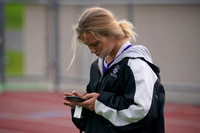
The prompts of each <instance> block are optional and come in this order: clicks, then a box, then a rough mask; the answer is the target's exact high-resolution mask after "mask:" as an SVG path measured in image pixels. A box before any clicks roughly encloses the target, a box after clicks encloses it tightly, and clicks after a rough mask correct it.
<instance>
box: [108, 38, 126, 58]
mask: <svg viewBox="0 0 200 133" xmlns="http://www.w3.org/2000/svg"><path fill="white" fill-rule="evenodd" d="M125 42H126V40H124V39H123V40H117V41H116V44H115V47H114V48H113V50H112V52H111V53H110V54H109V55H108V56H107V58H110V59H114V58H115V56H116V55H117V52H118V51H119V49H120V48H121V46H122V45H123V44H124V43H125Z"/></svg>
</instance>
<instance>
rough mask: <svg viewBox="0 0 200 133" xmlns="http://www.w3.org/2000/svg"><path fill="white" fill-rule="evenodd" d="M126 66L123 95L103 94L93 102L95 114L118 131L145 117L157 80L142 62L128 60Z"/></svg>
mask: <svg viewBox="0 0 200 133" xmlns="http://www.w3.org/2000/svg"><path fill="white" fill-rule="evenodd" d="M127 65H128V68H129V69H127V70H126V74H125V75H126V77H125V78H126V79H125V80H126V84H127V85H126V88H124V89H125V91H124V95H121V96H119V95H116V94H115V93H111V92H103V93H101V94H100V95H99V97H98V98H97V100H96V102H95V112H96V113H97V114H99V115H101V116H103V117H104V118H105V119H107V120H109V121H110V122H111V123H112V124H113V125H114V126H116V127H120V129H123V128H121V127H123V126H129V125H131V124H134V123H135V124H136V125H137V123H140V121H141V120H142V119H143V118H144V117H145V116H146V115H147V113H148V112H149V110H150V108H151V103H152V97H153V88H154V84H155V82H156V80H157V76H156V75H155V73H154V72H153V71H152V69H151V68H150V67H149V66H148V64H146V63H145V62H144V61H142V60H140V59H130V60H129V61H128V64H127ZM131 126H132V125H131ZM132 127H133V126H132ZM133 128H134V127H133ZM125 129H126V128H125Z"/></svg>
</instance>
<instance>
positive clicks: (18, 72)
mask: <svg viewBox="0 0 200 133" xmlns="http://www.w3.org/2000/svg"><path fill="white" fill-rule="evenodd" d="M23 64H24V55H23V52H21V51H7V52H6V75H7V76H23V74H24V65H23Z"/></svg>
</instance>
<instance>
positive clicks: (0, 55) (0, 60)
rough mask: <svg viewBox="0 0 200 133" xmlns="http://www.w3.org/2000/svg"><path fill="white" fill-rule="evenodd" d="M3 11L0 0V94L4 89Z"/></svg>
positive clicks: (3, 7) (1, 0) (0, 0)
mask: <svg viewBox="0 0 200 133" xmlns="http://www.w3.org/2000/svg"><path fill="white" fill-rule="evenodd" d="M4 9H5V4H4V2H3V0H0V93H1V92H3V91H4V88H5V44H4V21H5V19H4V18H5V17H4Z"/></svg>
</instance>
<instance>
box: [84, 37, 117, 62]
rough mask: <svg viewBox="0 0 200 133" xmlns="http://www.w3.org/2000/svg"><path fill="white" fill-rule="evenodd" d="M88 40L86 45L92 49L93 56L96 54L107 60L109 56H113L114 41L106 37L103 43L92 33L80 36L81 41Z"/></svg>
mask: <svg viewBox="0 0 200 133" xmlns="http://www.w3.org/2000/svg"><path fill="white" fill-rule="evenodd" d="M85 38H86V40H85V41H84V43H85V44H86V45H87V46H88V48H89V49H90V52H91V54H95V55H96V56H98V57H100V58H102V59H103V58H106V57H107V56H108V55H111V54H112V52H113V49H114V46H115V44H114V40H113V39H110V38H109V37H106V38H105V40H104V41H103V42H101V41H99V40H97V39H96V38H95V37H94V36H93V35H92V34H91V33H85V34H82V35H81V36H80V39H81V40H84V39H85Z"/></svg>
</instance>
